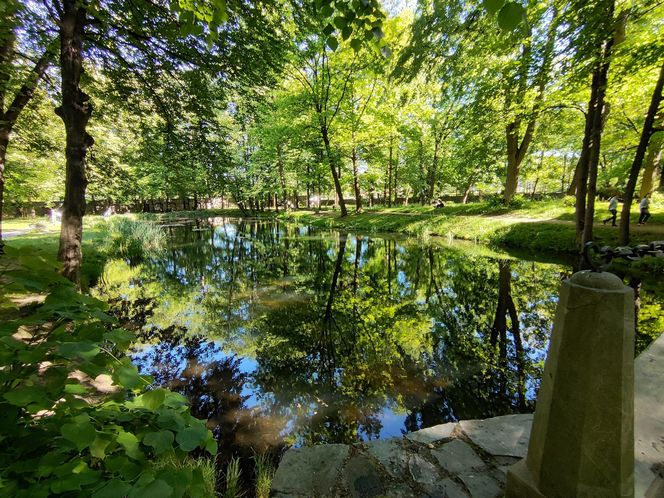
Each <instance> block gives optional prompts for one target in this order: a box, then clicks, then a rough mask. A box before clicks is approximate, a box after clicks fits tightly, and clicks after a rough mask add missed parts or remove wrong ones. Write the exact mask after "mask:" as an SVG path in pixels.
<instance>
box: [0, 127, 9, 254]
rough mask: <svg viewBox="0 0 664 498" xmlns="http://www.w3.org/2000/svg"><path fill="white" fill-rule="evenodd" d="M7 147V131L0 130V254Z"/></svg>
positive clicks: (0, 250) (0, 249) (0, 248)
mask: <svg viewBox="0 0 664 498" xmlns="http://www.w3.org/2000/svg"><path fill="white" fill-rule="evenodd" d="M8 146H9V131H6V130H4V129H0V253H1V252H2V247H3V244H4V243H3V241H2V211H3V208H4V205H5V204H4V196H5V158H6V156H7V147H8Z"/></svg>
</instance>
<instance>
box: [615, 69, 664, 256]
mask: <svg viewBox="0 0 664 498" xmlns="http://www.w3.org/2000/svg"><path fill="white" fill-rule="evenodd" d="M663 89H664V63H662V66H661V67H660V70H659V77H658V78H657V83H656V84H655V89H654V90H653V92H652V97H651V98H650V105H649V106H648V113H647V114H646V119H645V121H644V122H643V129H642V130H641V138H640V139H639V145H638V147H637V148H636V154H635V155H634V161H633V162H632V167H631V168H630V170H629V178H628V180H627V186H626V187H625V193H624V194H623V207H622V212H621V213H620V243H621V244H627V243H628V242H629V214H630V210H631V208H632V200H633V199H634V190H635V189H636V182H637V180H638V178H639V171H640V170H641V165H642V164H643V158H644V157H645V155H646V150H647V149H648V143H649V142H650V137H651V136H652V134H653V133H654V132H655V116H656V115H657V112H658V110H659V106H660V104H661V102H662V90H663Z"/></svg>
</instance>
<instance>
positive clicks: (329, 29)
mask: <svg viewBox="0 0 664 498" xmlns="http://www.w3.org/2000/svg"><path fill="white" fill-rule="evenodd" d="M332 33H334V26H332V25H331V24H328V25H326V26H325V27H324V28H323V34H324V35H325V36H330V35H331V34H332Z"/></svg>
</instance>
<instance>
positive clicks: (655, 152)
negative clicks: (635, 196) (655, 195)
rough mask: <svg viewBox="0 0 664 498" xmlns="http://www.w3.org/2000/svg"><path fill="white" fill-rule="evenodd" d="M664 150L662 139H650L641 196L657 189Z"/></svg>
mask: <svg viewBox="0 0 664 498" xmlns="http://www.w3.org/2000/svg"><path fill="white" fill-rule="evenodd" d="M663 152H664V145H663V144H662V142H661V140H655V138H652V139H651V140H650V145H649V146H648V154H647V155H646V159H645V164H644V165H643V178H642V179H641V190H640V191H639V197H643V196H645V195H646V194H651V193H652V192H653V190H655V177H656V173H657V170H658V168H659V167H660V165H661V164H662V153H663Z"/></svg>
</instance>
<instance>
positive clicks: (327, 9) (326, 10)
mask: <svg viewBox="0 0 664 498" xmlns="http://www.w3.org/2000/svg"><path fill="white" fill-rule="evenodd" d="M320 14H321V16H323V17H330V16H331V15H332V14H334V9H333V8H332V7H331V6H330V5H323V7H321V9H320Z"/></svg>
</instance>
